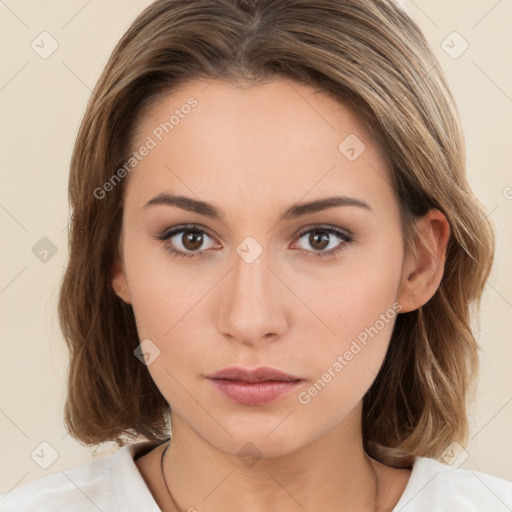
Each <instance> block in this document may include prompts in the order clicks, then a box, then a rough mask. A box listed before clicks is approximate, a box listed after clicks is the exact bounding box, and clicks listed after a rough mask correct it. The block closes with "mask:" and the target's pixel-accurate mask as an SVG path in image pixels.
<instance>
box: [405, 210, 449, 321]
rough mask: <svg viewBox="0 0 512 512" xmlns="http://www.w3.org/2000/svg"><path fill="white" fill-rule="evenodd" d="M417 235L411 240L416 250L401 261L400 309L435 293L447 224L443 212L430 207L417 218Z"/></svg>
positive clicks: (441, 270)
mask: <svg viewBox="0 0 512 512" xmlns="http://www.w3.org/2000/svg"><path fill="white" fill-rule="evenodd" d="M417 227H418V231H419V236H418V237H417V239H416V240H415V242H414V247H415V249H416V254H415V255H414V254H409V255H408V256H407V257H406V260H405V261H404V266H403V273H402V280H401V285H400V291H399V296H398V302H399V303H400V304H401V305H402V310H401V313H406V312H408V311H414V310H415V309H418V308H420V307H421V306H423V305H424V304H426V303H427V302H428V301H429V300H430V299H431V298H432V296H433V295H434V294H435V292H436V291H437V289H438V288H439V285H440V283H441V280H442V278H443V273H444V266H445V261H446V250H447V247H448V240H449V238H450V224H449V222H448V220H447V219H446V217H445V215H444V214H443V213H442V212H440V211H439V210H438V209H436V208H433V209H431V210H429V212H428V213H427V214H425V215H424V216H423V217H421V218H420V219H419V220H418V221H417Z"/></svg>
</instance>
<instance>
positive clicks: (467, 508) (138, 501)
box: [0, 441, 512, 512]
mask: <svg viewBox="0 0 512 512" xmlns="http://www.w3.org/2000/svg"><path fill="white" fill-rule="evenodd" d="M157 445H158V443H155V442H154V441H141V442H138V443H132V444H129V445H126V446H123V447H122V448H120V449H119V450H118V451H117V452H116V453H114V454H113V455H109V456H107V457H103V458H101V459H98V460H94V461H92V462H90V463H88V464H84V465H82V466H78V467H75V468H72V469H69V470H66V471H61V472H60V473H56V474H53V475H48V476H45V477H42V478H39V479H37V480H33V481H32V482H29V483H27V484H24V485H22V486H20V487H17V488H14V489H13V490H11V491H10V492H8V493H7V494H6V495H4V496H2V497H0V512H35V511H37V512H55V511H56V510H61V509H62V510H66V511H68V510H69V511H72V512H93V511H94V512H98V511H102V512H107V511H108V512H161V511H160V509H159V508H158V505H157V504H156V502H155V500H154V499H153V496H152V494H151V492H150V491H149V489H148V487H147V486H146V483H145V482H144V479H143V478H142V475H141V474H140V473H139V471H138V469H137V466H136V465H135V461H134V460H133V457H134V455H136V454H137V453H138V452H139V451H140V450H144V451H149V449H148V448H149V447H151V446H153V447H154V446H157ZM511 510H512V482H508V481H507V480H502V479H500V478H496V477H494V476H490V475H487V474H485V473H479V472H476V471H470V470H465V469H460V468H458V469H456V468H453V467H451V466H448V465H446V464H443V463H441V462H438V461H436V460H434V459H429V458H425V457H418V458H417V459H416V461H415V462H414V465H413V469H412V472H411V476H410V478H409V482H408V484H407V486H406V488H405V491H404V493H403V494H402V497H401V498H400V501H399V502H398V503H397V505H396V506H395V508H394V509H393V511H392V512H510V511H511Z"/></svg>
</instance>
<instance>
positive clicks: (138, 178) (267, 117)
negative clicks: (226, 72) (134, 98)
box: [127, 79, 394, 207]
mask: <svg viewBox="0 0 512 512" xmlns="http://www.w3.org/2000/svg"><path fill="white" fill-rule="evenodd" d="M144 145H150V146H151V150H150V151H147V152H145V153H147V154H146V156H144V157H143V158H141V159H140V162H139V163H138V164H137V166H136V168H135V169H134V170H133V171H132V172H131V173H130V176H129V186H128V189H129V190H128V192H127V201H128V200H129V201H135V202H137V204H138V205H139V206H142V204H141V202H142V201H143V200H146V201H147V200H149V199H151V197H153V195H156V194H158V193H161V192H164V191H167V190H173V192H179V193H186V194H187V195H195V196H197V197H200V198H203V197H204V198H207V199H208V200H211V202H216V203H218V204H223V203H226V202H233V203H235V202H236V200H237V199H238V201H239V204H238V206H240V205H242V204H247V202H251V201H252V202H255V201H256V202H257V201H261V200H264V201H265V202H267V201H268V202H277V203H279V204H282V203H285V204H287V203H292V202H296V201H298V200H299V199H301V198H303V197H304V199H315V198H317V197H323V196H325V195H327V194H328V193H330V195H332V192H337V193H343V194H346V195H356V194H359V196H362V195H364V199H365V200H366V201H368V202H375V201H377V202H381V203H387V207H389V206H390V204H391V203H392V202H393V201H394V196H393V191H392V188H391V177H390V171H389V165H388V162H387V159H386V155H385V154H384V153H383V152H382V151H381V148H380V147H379V146H378V144H377V143H376V142H375V141H374V140H372V138H371V136H370V135H369V133H368V132H367V131H366V130H365V128H364V125H363V123H362V122H361V120H360V119H359V117H358V116H357V114H356V113H355V112H354V111H353V110H352V109H351V108H350V106H349V105H345V104H343V103H340V102H339V101H337V100H335V99H334V98H333V97H332V96H330V95H329V94H327V93H325V92H322V91H318V90H315V89H312V88H311V87H309V86H307V85H304V84H298V83H296V82H291V81H289V80H285V79H275V80H273V81H270V82H268V83H265V84H260V85H254V86H251V87H245V88H241V87H237V86H235V85H232V84H230V83H227V82H223V81H217V80H213V81H210V82H206V81H200V80H197V81H191V82H188V83H186V84H184V85H182V86H181V87H180V88H179V89H177V90H174V91H173V92H171V93H169V94H168V95H167V96H165V97H163V98H162V99H160V100H159V101H158V102H157V103H155V104H154V105H153V106H152V107H151V109H150V110H149V111H148V112H146V113H145V114H144V115H143V116H142V119H141V121H140V123H139V126H138V127H137V137H136V140H135V144H134V145H133V148H132V150H133V151H136V152H137V151H138V150H139V149H141V147H142V146H144ZM130 191H131V193H130ZM234 206H237V205H236V204H234Z"/></svg>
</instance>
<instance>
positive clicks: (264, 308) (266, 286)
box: [217, 251, 290, 345]
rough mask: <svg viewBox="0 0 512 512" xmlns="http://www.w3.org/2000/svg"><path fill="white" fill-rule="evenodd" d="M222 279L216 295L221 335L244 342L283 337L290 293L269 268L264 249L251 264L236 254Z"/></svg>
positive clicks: (255, 342)
mask: <svg viewBox="0 0 512 512" xmlns="http://www.w3.org/2000/svg"><path fill="white" fill-rule="evenodd" d="M223 281H224V282H223V283H222V285H221V286H220V287H219V294H220V296H217V300H218V302H219V309H218V321H217V328H218V331H219V333H220V334H222V335H223V336H224V337H225V338H228V339H229V340H231V341H236V342H238V343H242V344H245V345H256V344H260V343H261V342H264V341H271V340H276V339H279V338H280V337H282V335H283V333H284V332H285V331H286V329H287V327H288V321H289V315H288V311H287V306H286V303H287V302H289V298H288V300H286V299H287V297H286V294H288V295H289V294H290V292H289V290H288V289H287V288H286V286H285V285H284V284H283V282H282V281H281V280H280V279H279V278H278V277H277V276H276V271H275V270H273V269H271V268H270V266H269V261H268V259H267V258H266V256H265V251H264V252H263V253H262V254H261V255H260V256H259V257H258V258H257V259H256V260H255V261H253V262H252V263H249V262H247V261H245V260H244V259H243V258H242V257H240V256H239V255H238V254H237V255H236V256H235V258H234V264H233V267H232V268H231V270H230V272H228V274H227V275H226V277H225V279H224V280H223Z"/></svg>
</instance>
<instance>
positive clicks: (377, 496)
mask: <svg viewBox="0 0 512 512" xmlns="http://www.w3.org/2000/svg"><path fill="white" fill-rule="evenodd" d="M170 444H171V440H170V439H169V442H168V443H167V446H166V447H165V450H164V451H163V452H162V458H161V459H160V469H161V470H162V476H163V478H164V483H165V488H166V489H167V494H169V498H171V500H172V502H173V504H174V506H175V507H176V510H178V512H180V509H179V507H178V504H177V503H176V501H175V500H174V498H173V496H172V493H171V491H170V490H169V486H168V485H167V480H166V479H165V473H164V458H165V454H166V453H167V450H168V449H169V446H170ZM370 465H371V467H372V473H373V477H374V482H375V487H376V489H375V510H377V507H378V502H379V498H380V486H379V479H378V477H377V472H376V471H375V468H374V467H373V465H372V464H371V463H370Z"/></svg>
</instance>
